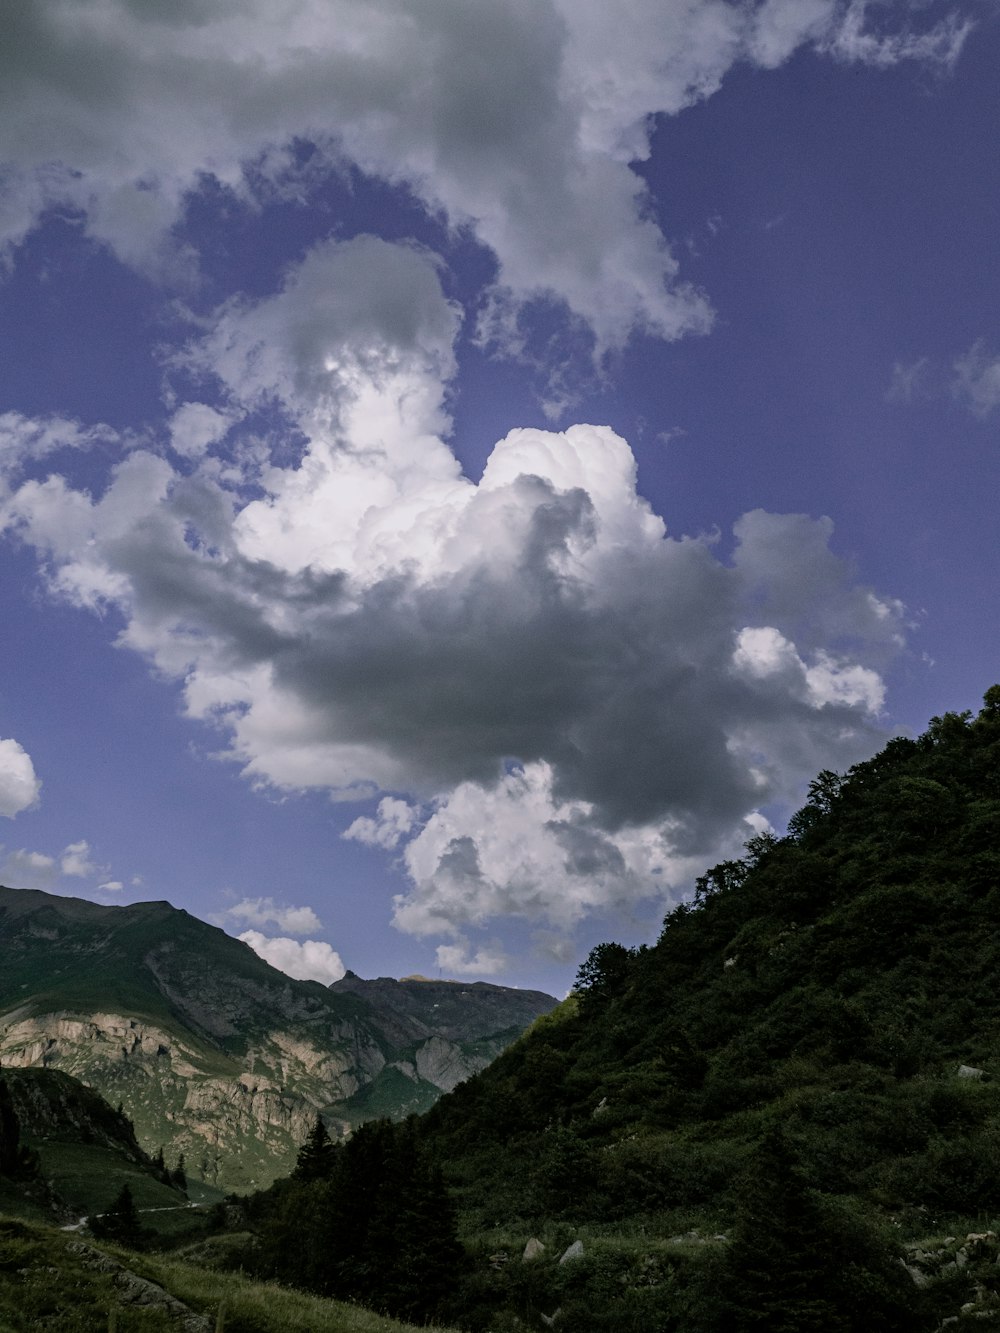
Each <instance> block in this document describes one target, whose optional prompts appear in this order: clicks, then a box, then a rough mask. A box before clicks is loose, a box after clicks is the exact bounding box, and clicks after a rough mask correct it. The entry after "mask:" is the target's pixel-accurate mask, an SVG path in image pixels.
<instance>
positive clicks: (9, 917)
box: [0, 888, 555, 1187]
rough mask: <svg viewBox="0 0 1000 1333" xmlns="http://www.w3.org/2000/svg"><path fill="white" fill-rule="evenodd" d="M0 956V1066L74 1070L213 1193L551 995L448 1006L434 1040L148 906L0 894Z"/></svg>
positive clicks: (537, 1009) (425, 1017)
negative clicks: (465, 1009) (324, 1121)
mask: <svg viewBox="0 0 1000 1333" xmlns="http://www.w3.org/2000/svg"><path fill="white" fill-rule="evenodd" d="M0 953H2V956H3V959H4V967H3V970H2V973H0V1061H2V1062H3V1064H4V1065H6V1066H17V1067H27V1066H44V1067H55V1068H59V1069H62V1070H65V1071H66V1072H68V1073H71V1074H74V1075H75V1076H77V1077H78V1078H80V1079H81V1080H83V1081H84V1082H85V1083H87V1084H89V1085H90V1086H92V1087H94V1088H95V1089H97V1090H98V1091H99V1092H101V1093H102V1095H103V1096H105V1097H106V1098H107V1100H108V1101H109V1102H111V1103H112V1104H113V1105H116V1104H118V1103H119V1102H121V1103H123V1105H124V1107H125V1109H126V1111H127V1113H128V1114H129V1116H130V1117H131V1118H132V1120H133V1121H134V1122H135V1126H136V1130H137V1132H138V1134H139V1137H140V1140H141V1141H142V1142H143V1144H144V1145H145V1146H146V1147H147V1148H148V1149H150V1150H151V1151H155V1149H156V1147H157V1146H158V1145H160V1144H163V1145H167V1146H168V1147H169V1148H170V1150H171V1151H172V1152H174V1153H177V1152H184V1153H186V1154H187V1157H188V1164H189V1168H193V1169H194V1170H195V1171H196V1172H197V1173H199V1174H202V1175H204V1176H205V1177H206V1178H208V1179H210V1180H211V1181H212V1182H213V1183H217V1184H219V1185H224V1186H227V1187H239V1186H242V1185H246V1184H250V1183H262V1182H266V1181H267V1180H269V1179H271V1178H273V1176H274V1175H275V1174H280V1172H281V1171H282V1170H283V1169H287V1168H288V1167H289V1165H290V1164H291V1163H292V1162H293V1161H294V1155H295V1152H296V1151H297V1148H298V1146H299V1144H300V1143H301V1142H302V1140H303V1139H304V1138H305V1136H306V1134H307V1132H308V1130H309V1129H310V1128H311V1126H312V1124H313V1121H314V1119H315V1116H316V1114H317V1112H319V1111H322V1112H324V1114H325V1115H326V1116H327V1118H328V1121H329V1123H330V1125H331V1128H333V1129H336V1128H337V1126H338V1124H339V1125H340V1126H341V1127H342V1128H346V1127H347V1126H348V1125H349V1124H351V1123H354V1122H356V1121H357V1120H358V1119H363V1118H364V1117H365V1115H366V1114H367V1113H368V1112H369V1108H368V1107H367V1106H366V1105H365V1104H364V1102H365V1092H366V1090H369V1089H371V1090H372V1096H373V1099H374V1101H375V1102H376V1103H377V1105H376V1106H375V1107H374V1109H377V1110H378V1112H379V1113H381V1114H392V1113H397V1114H398V1113H402V1112H407V1111H409V1110H412V1109H423V1108H424V1107H426V1106H427V1105H429V1104H430V1103H431V1102H432V1101H433V1100H434V1098H436V1097H437V1096H438V1095H439V1094H440V1092H441V1091H442V1090H443V1089H445V1088H450V1087H453V1086H454V1085H455V1083H456V1082H457V1081H459V1079H461V1078H464V1077H467V1076H468V1075H469V1074H471V1073H473V1072H475V1071H476V1070H478V1069H481V1068H483V1067H484V1065H485V1064H486V1063H488V1061H489V1060H490V1059H491V1058H492V1057H493V1056H494V1055H495V1054H496V1053H497V1051H498V1050H499V1049H500V1048H501V1047H502V1045H503V1044H505V1043H506V1041H508V1040H510V1038H511V1037H513V1036H514V1035H516V1032H517V1031H520V1030H521V1029H522V1028H523V1027H524V1026H525V1024H526V1023H527V1022H529V1021H530V1019H531V1018H532V1017H534V1016H535V1015H536V1014H538V1013H542V1012H544V1011H545V1010H547V1009H549V1008H551V1006H552V1005H553V1004H554V1003H555V1001H553V1000H552V999H551V998H550V997H549V996H544V995H541V994H539V993H537V992H523V991H511V990H505V989H504V988H502V987H490V988H488V989H489V991H490V996H489V1003H488V1004H482V1005H478V1006H477V1005H476V1004H473V1005H471V1006H470V1014H469V1018H468V1021H467V1022H465V1023H464V1024H463V1023H462V1022H461V1021H459V1019H458V1017H457V1015H454V1014H452V1012H451V1010H452V1008H454V1005H453V1004H452V1006H451V1008H449V1009H448V1012H449V1020H448V1023H447V1024H445V1026H446V1027H447V1035H442V1034H441V1033H440V1032H439V1030H438V1028H437V1027H436V1026H435V1024H434V1022H433V1011H432V1010H428V1009H427V1006H426V1005H425V1006H424V1007H423V1009H421V1007H420V1005H419V1004H418V1005H416V1006H415V1007H414V1006H413V1005H409V1006H408V1005H407V1004H397V1005H395V1006H393V1005H386V1006H384V1007H380V1006H379V1003H378V994H379V987H380V986H382V983H371V985H373V986H374V990H373V991H371V992H370V993H369V994H367V995H366V994H364V993H360V991H359V990H358V989H357V987H356V988H354V989H352V986H351V983H350V982H349V983H348V985H347V986H346V987H341V988H340V989H327V988H325V987H323V986H321V985H320V984H319V983H318V982H311V981H294V980H292V979H290V978H289V977H286V976H285V975H284V974H283V973H281V972H278V971H276V970H275V969H274V968H272V967H271V966H270V965H269V964H267V963H265V962H264V961H263V959H261V958H259V957H258V956H257V955H256V954H255V953H254V952H253V951H252V950H251V949H250V948H249V947H248V946H247V945H245V944H243V943H242V942H241V941H239V940H235V939H233V938H232V937H231V936H229V935H227V934H226V933H225V932H224V931H222V930H218V929H217V928H215V927H213V926H209V925H207V924H206V923H204V922H202V921H199V920H198V919H197V918H195V917H192V916H190V915H189V914H188V913H186V912H183V911H178V910H177V909H175V908H173V907H171V906H170V904H169V903H165V902H153V903H139V904H136V905H135V906H132V907H125V908H121V907H101V906H98V905H96V904H93V903H87V902H83V901H81V900H78V899H72V898H61V897H54V896H52V895H49V894H44V893H38V892H33V891H25V890H16V889H5V888H0ZM419 984H420V983H405V984H403V990H404V993H405V989H406V986H408V985H419ZM430 984H437V983H430ZM442 984H443V985H444V986H445V987H446V988H449V990H448V993H449V994H452V993H453V994H455V995H457V996H461V995H463V994H465V993H466V992H467V991H469V990H475V988H469V987H464V986H462V985H460V984H459V983H442ZM364 985H365V983H360V982H358V986H359V987H360V990H361V991H363V990H364ZM382 988H383V989H384V986H383V987H382ZM446 1007H447V1006H446ZM409 1010H412V1012H410V1011H409ZM376 1084H377V1086H376ZM390 1093H391V1094H392V1095H390Z"/></svg>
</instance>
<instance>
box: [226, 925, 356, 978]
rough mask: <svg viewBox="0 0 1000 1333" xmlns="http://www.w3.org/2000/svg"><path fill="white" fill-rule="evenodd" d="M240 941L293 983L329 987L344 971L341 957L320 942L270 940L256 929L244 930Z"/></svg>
mask: <svg viewBox="0 0 1000 1333" xmlns="http://www.w3.org/2000/svg"><path fill="white" fill-rule="evenodd" d="M239 938H240V939H241V940H242V941H243V943H244V944H249V946H250V948H251V949H253V951H254V953H256V954H259V955H260V957H261V958H263V959H264V961H265V962H266V963H270V964H271V966H272V967H276V968H277V969H278V971H279V972H284V973H285V975H286V976H289V977H294V978H295V979H296V981H320V982H322V983H323V985H324V986H329V985H331V984H332V983H333V982H334V981H339V980H340V978H341V977H342V976H343V975H344V973H345V971H346V970H347V969H346V968H345V967H344V964H343V963H342V962H341V961H340V955H339V954H338V953H337V952H336V951H335V950H334V949H333V948H331V946H330V945H329V944H326V943H325V942H324V941H323V940H290V939H286V938H282V937H281V936H277V937H275V938H272V939H269V938H268V937H267V936H266V935H263V934H261V932H260V931H259V930H245V931H244V932H243V934H242V935H240V936H239Z"/></svg>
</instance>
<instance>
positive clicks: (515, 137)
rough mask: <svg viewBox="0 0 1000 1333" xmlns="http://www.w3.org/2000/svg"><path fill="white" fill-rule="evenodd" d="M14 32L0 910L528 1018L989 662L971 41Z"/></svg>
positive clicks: (26, 18) (422, 21) (988, 164)
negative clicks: (138, 904) (526, 996)
mask: <svg viewBox="0 0 1000 1333" xmlns="http://www.w3.org/2000/svg"><path fill="white" fill-rule="evenodd" d="M605 11H607V12H605ZM0 23H2V25H3V27H4V28H5V29H6V32H5V33H3V37H4V40H3V41H2V42H0V50H2V51H3V55H2V56H0V66H2V70H0V74H2V77H0V87H2V88H3V93H2V94H0V97H2V99H3V102H4V105H3V108H2V114H0V163H2V167H0V173H2V174H0V250H2V260H3V273H2V281H0V614H2V622H0V623H2V624H3V628H4V649H5V667H6V669H5V671H4V673H3V676H2V678H0V841H2V843H3V849H2V851H0V881H2V882H5V883H8V884H11V885H13V886H15V887H40V888H46V889H50V890H52V891H55V892H61V893H73V894H78V895H81V896H84V897H89V898H92V899H94V900H95V901H99V902H108V903H113V902H131V901H137V900H140V899H146V898H167V899H169V900H170V901H171V902H173V903H174V904H175V905H177V906H179V907H184V908H186V909H187V910H188V911H191V912H193V913H195V914H197V915H199V916H201V917H203V918H205V919H207V920H211V921H214V922H216V923H218V924H222V925H224V926H225V927H226V928H227V929H228V930H230V931H231V932H232V933H234V934H243V935H244V936H245V937H246V938H247V940H248V942H249V943H251V944H252V946H253V947H255V948H257V949H258V950H259V951H260V952H262V953H263V954H264V956H266V957H268V958H270V959H271V961H273V962H275V963H276V964H277V965H278V966H281V967H284V968H285V969H286V970H288V971H290V972H291V973H292V974H293V975H312V976H316V977H318V978H320V979H323V980H331V979H333V978H334V977H335V976H336V975H337V974H338V972H339V971H340V969H341V968H342V967H343V966H348V967H351V968H353V969H354V970H355V971H357V972H359V973H361V974H362V975H378V974H382V975H403V974H406V973H411V972H421V973H424V974H429V975H436V974H437V973H438V972H440V973H442V974H443V975H447V976H455V977H470V978H482V979H488V980H496V981H501V982H505V983H509V984H515V985H532V986H542V987H545V988H547V989H549V990H552V991H557V992H561V991H563V990H565V988H566V987H567V985H568V984H569V983H570V981H571V980H572V976H573V974H574V971H575V968H576V966H577V964H578V963H579V961H580V959H581V958H582V957H583V956H584V955H585V954H586V952H587V950H588V949H589V948H590V947H591V946H592V945H593V944H594V943H596V942H598V941H600V940H602V939H606V938H612V937H614V938H619V939H623V940H626V941H627V942H630V943H633V942H639V941H643V940H647V939H650V938H652V937H653V936H654V935H655V933H656V930H657V927H658V923H659V921H660V920H661V918H662V915H663V913H664V911H665V910H666V909H667V907H668V906H669V905H670V903H671V902H673V901H676V900H677V898H679V897H682V896H683V895H684V894H685V893H688V892H690V890H691V887H692V884H693V878H694V876H695V875H696V874H697V873H699V872H700V871H701V870H702V869H704V868H705V867H706V866H708V865H710V864H712V863H713V862H714V861H716V860H718V859H720V858H721V857H723V856H726V855H731V854H734V853H737V852H738V851H739V849H740V847H741V845H742V843H743V842H744V841H745V840H746V838H747V837H748V836H750V835H751V834H752V833H753V832H754V831H755V830H756V829H760V828H763V827H766V825H767V823H768V822H770V823H771V824H772V825H773V826H774V827H775V828H777V829H779V830H780V829H781V828H782V827H783V821H784V819H785V818H787V815H788V813H789V812H790V811H791V810H792V809H794V808H795V807H796V806H797V805H798V804H800V803H801V800H802V797H803V793H804V790H805V785H806V783H807V782H808V780H809V778H810V777H811V776H812V775H813V774H814V773H815V772H816V771H817V770H818V769H819V768H821V767H831V768H837V769H844V768H846V767H847V766H848V765H850V764H851V763H853V762H855V761H857V760H859V759H861V758H864V757H866V756H868V755H870V754H872V753H873V752H874V751H875V750H876V749H878V748H879V747H880V746H881V745H882V744H883V743H884V741H885V739H886V738H887V737H888V736H889V735H892V734H894V733H898V732H901V731H902V732H911V733H912V732H917V731H919V730H921V729H922V728H923V727H924V726H925V725H926V722H927V720H928V718H929V717H930V716H931V715H932V714H934V713H939V712H942V711H945V710H947V709H963V708H975V707H976V706H977V705H978V703H979V700H980V698H981V695H982V693H983V691H984V690H985V689H986V688H987V687H988V686H989V685H990V684H992V683H994V681H995V680H996V679H997V666H996V663H997V658H998V651H997V650H998V637H1000V636H998V629H997V617H996V614H995V605H996V546H997V539H996V535H995V532H996V517H995V514H996V495H997V493H998V483H1000V477H998V471H1000V467H998V449H997V444H996V426H997V415H998V409H1000V326H998V320H997V295H998V289H1000V259H998V258H997V253H998V252H997V247H996V244H995V234H996V222H997V211H998V204H1000V187H998V182H997V169H996V147H995V146H996V144H997V142H1000V124H998V120H1000V88H998V85H997V80H996V77H995V71H996V69H997V66H998V57H1000V16H998V13H997V9H996V6H995V4H992V3H985V2H979V3H964V4H955V5H949V4H937V3H932V4H924V3H920V4H917V3H912V4H907V3H883V4H869V5H864V4H861V3H857V2H856V0H855V2H854V3H847V4H844V3H840V2H839V0H765V2H764V3H758V4H751V5H735V4H734V5H730V4H727V3H723V2H722V0H631V3H629V4H628V5H625V6H619V7H616V8H615V10H614V13H613V14H612V13H611V11H610V10H609V9H608V7H607V6H601V5H598V4H596V3H591V0H573V2H572V3H571V2H570V0H532V3H528V2H527V0H502V2H498V0H490V2H489V3H486V0H482V2H481V3H480V0H474V2H473V3H470V0H434V2H433V3H422V4H421V5H416V4H413V3H411V0H375V2H373V3H362V2H361V0H281V3H275V2H274V0H270V3H267V4H265V3H264V0H230V3H229V4H227V5H225V6H221V7H220V6H218V5H212V6H209V5H208V4H207V3H204V0H159V2H158V3H150V2H148V0H144V3H142V4H140V3H139V2H138V0H91V3H87V4H83V3H80V0H55V2H54V3H52V4H50V5H46V6H44V7H42V6H37V5H34V4H30V3H27V0H23V2H22V0H18V3H15V4H13V5H11V6H8V8H7V10H6V11H5V15H4V17H3V19H2V20H0Z"/></svg>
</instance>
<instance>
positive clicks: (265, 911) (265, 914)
mask: <svg viewBox="0 0 1000 1333" xmlns="http://www.w3.org/2000/svg"><path fill="white" fill-rule="evenodd" d="M222 915H223V916H224V917H226V918H229V919H231V920H233V921H246V922H248V923H249V924H250V925H252V926H269V925H275V926H278V928H279V929H281V930H287V931H288V932H289V934H291V935H308V934H309V932H310V931H314V930H321V929H322V926H323V923H322V921H320V919H319V917H318V916H317V915H316V913H315V912H314V911H313V909H312V908H311V907H289V906H288V905H287V904H285V903H276V902H275V901H274V899H273V898H243V899H242V900H241V901H240V902H238V903H235V904H234V905H233V906H232V907H227V908H226V910H225V912H223V914H222ZM240 938H241V939H242V938H243V937H242V936H241V937H240ZM253 947H254V948H256V945H254V946H253ZM258 952H259V950H258ZM283 970H285V971H287V969H283Z"/></svg>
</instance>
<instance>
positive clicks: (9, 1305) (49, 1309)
mask: <svg viewBox="0 0 1000 1333" xmlns="http://www.w3.org/2000/svg"><path fill="white" fill-rule="evenodd" d="M77 1240H78V1237H76V1236H72V1235H67V1234H66V1233H64V1232H59V1231H57V1230H55V1229H53V1228H51V1227H42V1226H37V1225H31V1224H29V1223H24V1222H20V1221H14V1220H13V1219H11V1218H7V1217H4V1216H2V1215H0V1333H29V1330H30V1331H31V1333H34V1331H35V1330H44V1333H108V1330H109V1329H110V1328H112V1327H114V1328H115V1330H116V1333H167V1330H172V1331H173V1333H176V1330H177V1327H178V1325H177V1322H176V1321H175V1320H171V1319H170V1318H169V1317H168V1316H167V1315H166V1314H165V1313H164V1312H162V1311H159V1310H155V1309H140V1308H138V1307H136V1306H134V1305H122V1304H121V1302H120V1299H119V1294H118V1292H117V1291H116V1289H115V1285H114V1274H113V1273H102V1272H100V1271H98V1270H96V1269H94V1268H93V1267H92V1266H88V1264H87V1262H86V1255H81V1254H78V1253H75V1252H74V1250H73V1248H72V1246H73V1243H74V1242H75V1241H77ZM85 1243H86V1244H87V1245H90V1246H91V1247H92V1248H95V1249H99V1250H100V1251H101V1252H102V1253H104V1254H106V1255H109V1256H110V1257H111V1258H113V1259H114V1260H116V1261H117V1262H118V1263H119V1264H122V1265H123V1266H124V1267H126V1268H128V1269H130V1270H131V1271H132V1272H133V1273H137V1274H138V1275H139V1276H140V1277H143V1278H146V1279H147V1280H149V1281H152V1282H156V1283H157V1284H158V1285H160V1286H161V1287H163V1288H164V1289H165V1290H166V1291H168V1292H170V1293H171V1295H173V1296H174V1297H176V1298H177V1299H178V1300H180V1301H183V1302H184V1303H185V1305H188V1306H189V1307H190V1308H191V1309H192V1310H194V1311H195V1312H196V1313H198V1314H203V1315H205V1316H206V1317H207V1318H208V1320H209V1322H210V1325H211V1326H212V1327H214V1328H216V1329H217V1330H219V1333H222V1331H223V1330H224V1333H417V1330H416V1329H415V1328H414V1326H413V1325H411V1324H403V1323H400V1322H399V1321H398V1320H395V1319H387V1318H384V1317H383V1316H381V1315H378V1314H375V1313H373V1312H372V1311H370V1310H362V1309H359V1308H358V1307H356V1306H352V1305H344V1304H341V1303H340V1302H337V1301H327V1300H322V1299H321V1298H319V1297H316V1296H307V1295H304V1294H302V1293H300V1292H295V1291H290V1290H287V1289H286V1288H283V1287H278V1286H275V1285H274V1284H272V1283H263V1282H251V1281H249V1280H248V1279H247V1278H245V1277H243V1276H242V1275H240V1274H237V1273H219V1272H210V1271H207V1270H205V1269H201V1268H198V1267H196V1266H195V1265H193V1264H190V1263H185V1262H183V1261H180V1260H178V1259H176V1258H172V1257H167V1256H162V1255H149V1254H134V1253H132V1252H130V1251H128V1250H123V1249H121V1248H119V1247H118V1246H113V1245H103V1244H99V1245H95V1244H94V1242H92V1241H89V1240H88V1241H86V1242H85ZM220 1314H221V1317H220ZM424 1333H428V1330H424ZM438 1333H449V1331H448V1330H439V1331H438Z"/></svg>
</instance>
